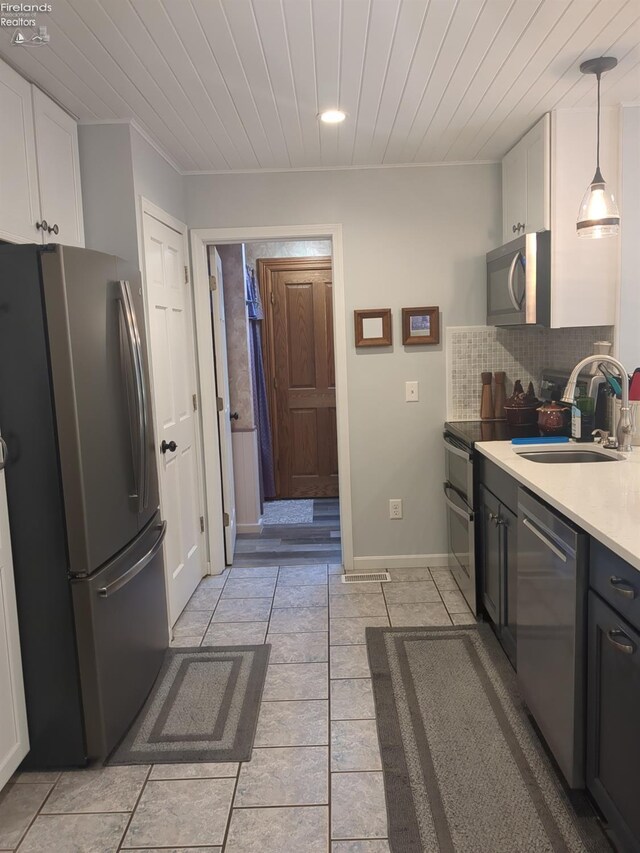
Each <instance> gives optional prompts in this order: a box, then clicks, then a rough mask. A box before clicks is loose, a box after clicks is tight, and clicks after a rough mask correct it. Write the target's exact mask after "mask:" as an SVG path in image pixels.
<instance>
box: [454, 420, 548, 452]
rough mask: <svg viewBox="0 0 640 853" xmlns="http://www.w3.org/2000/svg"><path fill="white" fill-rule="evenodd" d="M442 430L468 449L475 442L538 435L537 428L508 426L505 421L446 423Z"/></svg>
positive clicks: (508, 439) (507, 439)
mask: <svg viewBox="0 0 640 853" xmlns="http://www.w3.org/2000/svg"><path fill="white" fill-rule="evenodd" d="M444 428H445V430H446V431H447V432H450V433H452V435H455V436H456V438H459V439H460V440H461V441H464V443H465V444H468V445H469V446H470V447H473V445H474V444H475V443H476V441H510V440H511V439H512V438H535V437H537V436H539V435H540V431H539V430H538V427H537V426H509V424H508V423H507V422H506V421H447V422H446V423H445V425H444Z"/></svg>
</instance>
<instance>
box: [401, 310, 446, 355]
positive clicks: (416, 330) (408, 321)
mask: <svg viewBox="0 0 640 853" xmlns="http://www.w3.org/2000/svg"><path fill="white" fill-rule="evenodd" d="M402 343H403V344H404V345H405V346H424V344H439V343H440V309H439V308H438V306H437V305H436V306H432V307H430V308H403V309H402Z"/></svg>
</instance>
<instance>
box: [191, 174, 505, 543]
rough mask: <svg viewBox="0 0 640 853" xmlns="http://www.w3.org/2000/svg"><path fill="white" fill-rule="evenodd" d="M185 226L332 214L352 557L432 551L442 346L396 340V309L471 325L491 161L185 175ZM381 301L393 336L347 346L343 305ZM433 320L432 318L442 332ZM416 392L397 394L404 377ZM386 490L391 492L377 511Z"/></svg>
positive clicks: (489, 203)
mask: <svg viewBox="0 0 640 853" xmlns="http://www.w3.org/2000/svg"><path fill="white" fill-rule="evenodd" d="M185 183H186V188H187V216H188V220H187V221H188V223H189V226H190V227H191V228H207V227H209V228H212V227H230V226H266V225H269V226H273V225H310V224H318V223H341V224H342V226H343V238H344V274H345V291H346V308H347V328H348V334H349V340H348V363H347V371H348V380H347V383H348V396H349V418H350V429H351V435H350V451H351V466H352V471H351V475H352V488H353V527H354V553H355V555H356V556H388V555H403V554H439V553H443V552H445V551H446V534H445V528H444V509H443V501H442V485H441V484H442V477H443V458H442V457H443V453H442V442H441V431H442V423H443V420H444V418H445V389H446V376H445V355H444V347H443V344H442V343H441V344H440V346H437V347H425V348H405V347H403V345H402V333H401V308H402V307H403V306H405V307H411V306H422V305H439V307H440V310H441V312H442V323H443V325H444V326H445V327H446V326H448V325H452V326H463V325H468V324H478V323H482V322H484V318H485V260H484V256H485V253H486V252H487V250H488V249H490V248H493V247H495V246H497V245H499V244H500V236H501V200H500V167H499V166H498V165H491V166H487V165H478V166H475V165H474V166H436V167H420V168H399V169H357V170H345V171H333V172H331V171H317V172H285V173H267V174H246V175H242V174H238V175H209V176H203V175H198V176H187V177H186V178H185ZM385 307H389V308H391V309H392V311H393V339H394V342H393V347H391V348H389V349H383V350H377V349H376V350H362V349H360V350H356V349H355V346H354V338H353V320H352V317H353V310H354V309H355V308H385ZM444 334H445V330H444V329H443V336H444ZM416 379H417V380H418V381H419V383H420V401H419V402H418V403H405V402H404V383H405V381H407V380H416ZM389 498H402V499H403V500H404V519H403V520H401V521H391V520H390V519H389V512H388V500H389Z"/></svg>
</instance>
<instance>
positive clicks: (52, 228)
mask: <svg viewBox="0 0 640 853" xmlns="http://www.w3.org/2000/svg"><path fill="white" fill-rule="evenodd" d="M42 224H43V225H46V224H47V223H46V222H43V223H42ZM47 231H48V232H49V234H51V232H53V233H54V234H59V233H60V229H59V228H58V223H57V222H56V223H54V224H53V225H49V226H48V227H47Z"/></svg>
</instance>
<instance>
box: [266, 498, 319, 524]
mask: <svg viewBox="0 0 640 853" xmlns="http://www.w3.org/2000/svg"><path fill="white" fill-rule="evenodd" d="M262 523H263V524H267V525H271V524H313V500H310V499H309V500H307V499H306V498H305V499H304V500H300V501H295V500H294V501H292V500H277V501H265V502H264V512H263V513H262Z"/></svg>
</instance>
